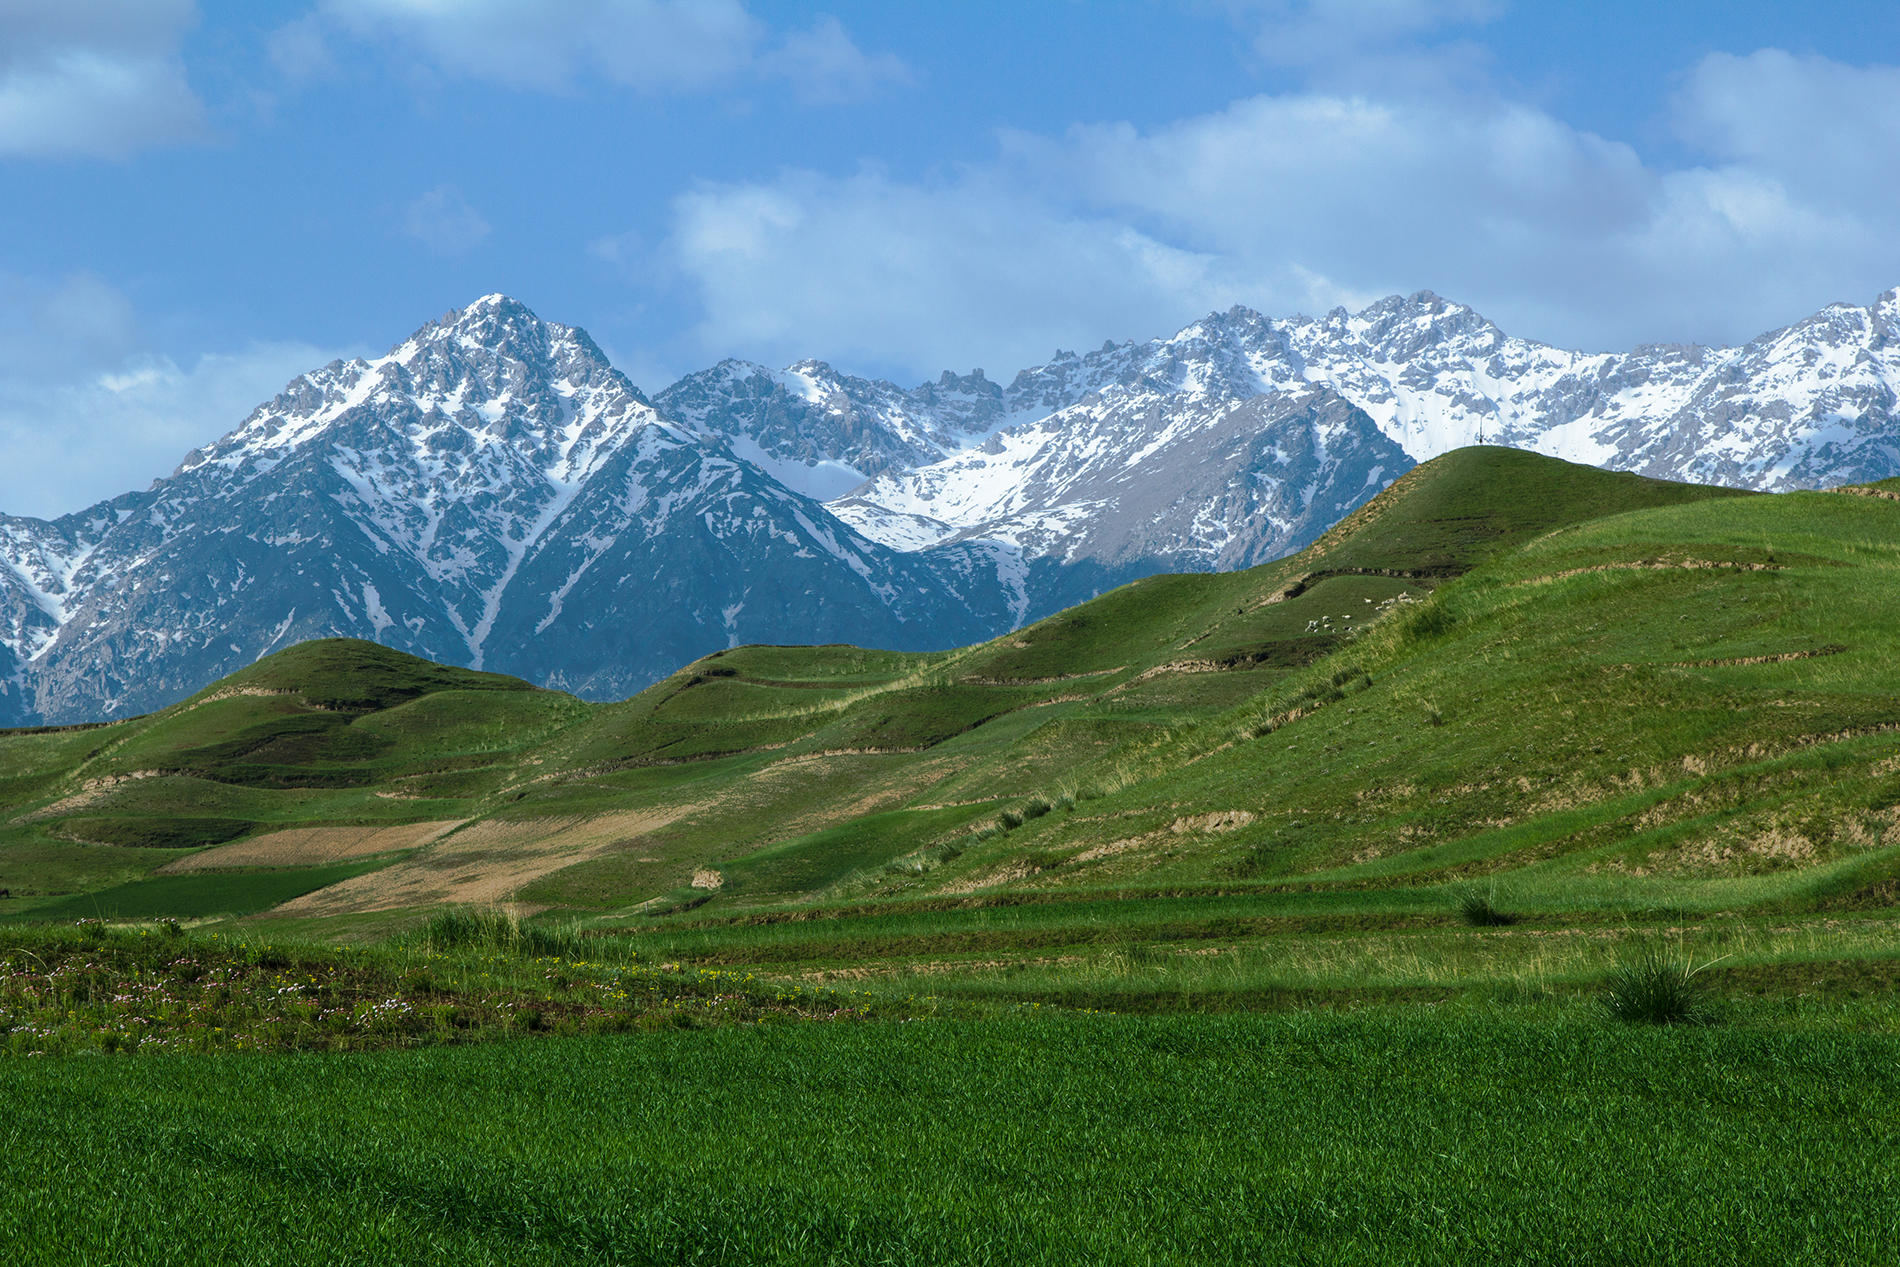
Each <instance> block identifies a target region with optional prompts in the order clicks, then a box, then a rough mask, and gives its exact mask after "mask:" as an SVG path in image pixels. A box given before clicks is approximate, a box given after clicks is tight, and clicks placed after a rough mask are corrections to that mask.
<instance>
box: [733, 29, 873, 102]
mask: <svg viewBox="0 0 1900 1267" xmlns="http://www.w3.org/2000/svg"><path fill="white" fill-rule="evenodd" d="M759 66H760V68H761V69H762V70H763V71H764V72H765V73H767V74H769V75H777V76H780V77H782V78H784V79H785V80H787V81H788V82H789V83H790V84H791V85H792V89H793V91H794V92H796V93H797V94H798V95H799V96H801V97H803V98H804V99H805V100H807V101H854V100H858V99H860V98H864V97H868V96H870V95H871V94H872V93H873V92H875V91H876V90H877V88H878V86H879V85H880V84H886V83H889V84H908V83H910V82H911V73H910V68H909V67H908V66H906V65H904V63H903V61H902V59H900V58H898V57H897V56H896V55H895V54H891V53H880V54H878V55H877V56H875V57H873V56H870V55H868V54H866V53H865V51H864V50H863V49H861V48H859V47H858V46H857V45H856V44H854V43H852V41H851V37H850V36H849V35H847V34H845V30H844V27H843V26H841V25H839V22H838V19H836V18H832V17H825V18H820V19H819V20H818V21H817V22H816V23H815V24H814V25H813V26H812V28H811V30H809V31H794V32H792V33H791V34H790V35H788V36H786V37H785V42H784V43H783V44H782V45H781V46H779V47H778V48H776V49H773V50H772V51H770V52H768V53H766V54H764V55H763V56H762V57H760V59H759Z"/></svg>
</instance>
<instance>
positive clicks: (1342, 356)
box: [0, 291, 1900, 725]
mask: <svg viewBox="0 0 1900 1267" xmlns="http://www.w3.org/2000/svg"><path fill="white" fill-rule="evenodd" d="M1897 334H1900V292H1895V291H1889V292H1888V293H1886V294H1884V295H1881V296H1880V297H1879V298H1878V299H1877V300H1876V301H1875V302H1874V303H1873V304H1871V305H1869V306H1868V307H1866V308H1856V307H1851V306H1847V305H1836V306H1833V307H1830V308H1828V309H1825V310H1823V311H1822V312H1820V313H1817V314H1815V315H1814V316H1813V317H1811V318H1809V319H1808V320H1806V321H1803V322H1800V323H1799V324H1797V325H1794V326H1790V327H1788V328H1787V329H1785V330H1778V331H1774V332H1772V333H1770V334H1766V335H1763V336H1762V337H1761V338H1759V339H1756V340H1754V341H1752V342H1750V343H1749V344H1747V345H1745V346H1743V347H1740V348H1701V347H1684V346H1659V347H1644V348H1638V349H1636V350H1635V351H1632V352H1627V353H1615V354H1612V353H1581V352H1568V351H1564V350H1561V349H1557V348H1551V347H1547V346H1545V345H1542V344H1537V343H1532V342H1529V341H1527V340H1522V339H1514V338H1512V337H1510V336H1507V335H1505V334H1504V333H1503V332H1502V331H1500V330H1498V329H1497V327H1495V326H1494V325H1492V324H1491V323H1490V322H1488V321H1486V320H1485V319H1484V318H1483V317H1481V316H1479V315H1478V314H1477V313H1475V312H1473V311H1472V310H1471V309H1469V308H1466V307H1462V306H1460V305H1458V304H1453V303H1449V302H1447V301H1446V300H1443V299H1441V298H1439V297H1438V296H1436V295H1433V294H1431V293H1430V292H1420V293H1419V294H1415V295H1412V296H1410V297H1406V298H1401V297H1398V296H1394V297H1392V298H1390V299H1385V300H1382V301H1380V302H1379V303H1376V304H1374V305H1372V306H1371V307H1369V308H1367V309H1365V310H1364V311H1363V312H1360V313H1357V314H1348V313H1346V312H1345V311H1344V310H1339V311H1335V312H1332V313H1329V314H1327V315H1326V316H1324V317H1321V318H1317V319H1314V318H1307V317H1295V318H1291V319H1287V320H1272V319H1269V318H1267V317H1264V316H1262V315H1261V314H1259V313H1256V312H1253V311H1251V310H1250V309H1246V308H1238V307H1237V308H1234V309H1231V310H1229V311H1228V312H1225V313H1216V314H1212V315H1210V316H1208V317H1206V318H1204V319H1203V320H1201V321H1198V322H1195V323H1194V324H1193V325H1190V326H1189V327H1187V328H1186V329H1184V330H1182V331H1180V332H1179V333H1177V334H1174V335H1172V336H1169V337H1167V338H1161V339H1154V340H1150V341H1148V342H1146V343H1133V342H1130V343H1123V344H1105V345H1104V346H1103V347H1102V348H1101V349H1099V350H1097V351H1094V352H1090V353H1088V354H1086V355H1081V356H1078V355H1075V354H1073V353H1059V354H1058V355H1057V356H1056V357H1055V358H1054V359H1053V360H1051V361H1050V362H1049V363H1048V364H1046V365H1041V366H1036V367H1033V368H1031V369H1027V370H1024V371H1022V372H1021V373H1019V374H1017V375H1016V376H1015V378H1014V379H1012V380H1011V381H1010V382H1009V383H1008V385H1007V386H1003V385H999V384H997V383H995V382H992V381H990V380H989V379H987V378H986V377H984V375H983V374H982V372H981V371H976V372H973V373H971V374H966V375H957V374H953V373H950V372H948V371H946V372H945V373H944V375H943V376H942V377H941V378H939V379H938V380H937V381H935V382H931V383H925V384H923V385H921V386H919V387H916V388H914V389H904V388H900V387H898V386H896V385H895V384H892V383H889V382H884V381H877V380H869V379H863V378H856V377H852V376H850V375H845V374H840V373H838V372H837V371H836V370H834V369H832V368H831V367H830V366H828V365H826V364H824V363H823V362H820V361H801V362H799V363H798V364H796V365H793V366H791V367H789V368H787V369H785V370H770V369H767V368H765V367H763V366H758V365H752V364H748V363H746V362H741V361H723V362H721V363H720V364H718V365H716V366H714V367H713V368H712V369H709V370H706V371H703V372H701V373H698V374H694V375H691V376H689V377H687V378H685V379H682V380H681V381H680V382H678V383H676V384H674V385H673V386H671V387H669V388H667V389H666V390H665V391H663V392H661V393H659V394H658V395H657V396H656V397H654V398H653V399H652V400H651V401H649V400H648V399H647V398H646V397H645V396H643V395H642V394H641V393H640V392H639V390H638V389H636V388H635V387H634V386H633V385H632V384H631V383H629V382H627V381H626V379H625V378H624V377H623V376H621V375H620V374H619V373H618V372H617V371H616V370H614V369H613V368H612V366H611V365H609V364H608V363H607V360H606V358H605V357H604V356H602V355H601V353H600V351H599V349H597V348H596V347H595V346H594V344H593V343H592V342H591V341H590V340H589V339H588V338H587V336H586V335H585V334H584V333H582V332H581V331H579V330H576V329H574V328H572V327H568V326H562V325H558V324H554V323H550V322H544V321H541V320H540V319H539V318H537V317H536V316H535V315H534V314H533V313H531V312H529V311H528V310H527V309H526V308H524V307H522V306H521V305H520V304H518V303H515V302H514V301H512V300H509V299H507V298H505V297H503V296H499V295H491V296H488V297H486V298H484V299H482V300H479V301H477V302H476V303H475V304H473V305H471V306H470V307H469V308H467V309H464V310H461V311H458V312H451V313H449V314H447V315H445V316H444V317H443V318H441V319H440V320H438V321H435V322H432V323H430V324H429V325H426V326H424V327H423V328H422V329H421V330H418V331H417V332H416V333H415V334H414V335H413V336H411V337H410V338H408V339H406V340H404V341H403V342H402V343H401V344H399V345H398V346H396V347H395V348H393V349H391V350H390V352H389V354H388V355H387V356H384V357H380V358H377V359H375V360H353V361H347V362H336V363H333V364H331V365H328V366H325V367H323V368H322V369H319V370H315V371H312V372H311V373H309V374H306V375H303V376H302V377H300V378H298V379H297V380H296V381H294V382H292V383H291V384H290V385H289V386H288V387H286V388H285V390H284V392H283V393H282V394H281V395H279V396H278V397H277V398H276V399H274V400H272V401H270V402H268V403H266V404H264V405H262V406H260V407H259V408H258V409H257V410H256V411H255V412H254V413H253V414H252V415H251V416H250V417H249V418H247V419H246V420H244V422H243V423H242V424H241V425H239V426H238V428H237V429H236V430H234V431H232V432H231V433H230V434H229V435H226V436H225V437H223V438H222V439H220V440H218V441H216V442H215V443H213V444H210V445H208V446H206V447H205V448H203V449H200V450H197V451H195V452H193V453H191V454H189V455H188V456H187V457H186V459H185V461H184V463H183V464H182V465H181V466H180V467H179V469H178V470H177V471H176V472H175V473H174V474H173V475H172V476H171V477H170V478H169V479H166V480H161V481H159V482H158V483H157V484H156V485H154V487H153V488H151V489H150V490H148V491H146V492H143V493H131V494H127V495H125V496H123V497H118V498H114V499H112V500H111V501H107V502H102V503H100V504H99V505H97V506H93V507H89V508H88V509H86V510H83V511H80V512H78V513H77V514H73V515H68V516H65V517H63V518H60V519H57V520H51V521H47V520H38V519H25V518H11V517H6V516H0V725H5V724H15V725H17V724H22V723H29V722H40V721H54V722H56V721H71V720H87V719H96V718H107V717H113V716H122V715H125V714H127V713H131V712H138V711H142V710H145V709H149V708H153V707H157V706H160V705H163V704H165V703H168V702H170V701H172V700H175V699H178V698H181V697H182V696H184V695H187V694H189V693H191V692H192V691H194V690H196V689H197V688H198V687H199V686H201V685H202V684H203V683H204V682H206V681H209V680H211V679H213V678H215V677H217V676H220V675H222V674H225V673H228V672H231V671H232V670H234V669H236V668H239V667H241V666H242V665H244V664H248V663H250V662H251V661H252V660H254V659H256V658H257V657H258V656H260V655H263V654H265V653H266V652H268V651H270V650H272V649H275V648H277V647H281V646H284V645H286V644H288V643H290V642H294V641H297V640H299V639H303V638H311V637H322V636H334V635H351V636H357V637H365V638H373V639H376V640H378V641H380V642H383V643H386V644H388V645H391V646H396V647H400V648H402V649H404V650H408V651H413V652H415V653H417V654H420V655H426V656H429V657H431V658H434V659H438V660H444V661H448V662H450V663H455V664H463V665H470V666H473V667H483V668H490V669H498V670H502V671H506V672H511V673H517V674H519V675H521V676H523V677H527V678H530V679H532V680H534V681H538V682H544V683H548V684H551V685H556V686H561V687H564V688H566V689H570V690H574V691H576V692H578V693H581V694H584V695H588V696H591V697H594V698H607V697H613V696H618V695H623V694H626V693H628V692H631V691H633V690H636V689H638V688H639V687H641V686H643V685H645V684H647V683H649V682H651V681H653V680H655V679H657V678H658V677H660V676H662V675H664V674H665V673H667V672H669V671H671V670H672V669H673V668H674V667H676V666H677V665H678V664H680V663H681V662H683V661H685V660H689V659H692V658H694V657H696V656H699V655H702V654H704V653H705V652H707V651H710V650H714V649H716V648H718V647H721V646H729V645H733V644H735V643H740V642H826V641H847V642H857V643H863V644H868V645H876V646H886V647H898V648H908V649H924V648H930V647H943V646H951V645H956V644H959V643H964V642H970V641H975V640H978V639H981V638H984V637H988V636H992V635H994V634H997V633H1001V632H1004V631H1006V630H1007V629H1009V628H1011V627H1012V626H1014V625H1016V624H1020V623H1022V622H1024V621H1027V620H1033V619H1036V618H1038V617H1040V616H1042V615H1045V614H1047V613H1049V612H1051V611H1054V610H1057V609H1059V608H1060V607H1063V606H1066V605H1068V604H1069V603H1072V602H1075V601H1077V600H1079V599H1083V598H1087V597H1089V596H1090V595H1091V594H1093V593H1096V592H1099V591H1101V590H1103V589H1107V588H1109V587H1111V586H1113V585H1117V584H1121V583H1123V582H1125V581H1128V580H1132V579H1135V578H1137V577H1139V576H1143V575H1147V574H1150V573H1153V572H1156V571H1162V570H1201V569H1225V568H1236V567H1245V566H1248V565H1250V564H1253V563H1258V562H1262V561H1265V560H1267V559H1271V558H1274V557H1278V556H1280V555H1283V554H1286V553H1288V552H1291V551H1294V550H1297V549H1299V548H1301V547H1302V546H1304V545H1306V544H1307V543H1308V542H1310V541H1312V540H1313V539H1315V538H1316V537H1317V536H1319V535H1320V534H1321V533H1322V532H1324V531H1325V529H1326V528H1327V527H1328V526H1330V525H1331V524H1332V523H1333V522H1335V521H1336V520H1337V519H1339V518H1341V517H1342V516H1344V515H1345V514H1346V513H1348V512H1350V511H1351V510H1352V509H1354V508H1355V507H1357V506H1358V505H1360V504H1362V503H1363V502H1365V501H1366V500H1367V499H1369V498H1370V497H1372V496H1373V495H1375V494H1376V493H1377V492H1378V491H1379V490H1380V489H1381V488H1383V487H1385V486H1386V485H1387V484H1389V483H1390V482H1391V481H1392V480H1394V479H1396V478H1397V477H1398V476H1399V475H1401V474H1403V473H1404V472H1405V471H1406V470H1408V469H1410V467H1411V466H1412V465H1413V464H1414V463H1415V462H1417V461H1422V460H1424V459H1426V458H1429V457H1433V456H1436V455H1437V454H1439V453H1442V452H1445V451H1447V450H1449V449H1452V448H1455V447H1458V446H1460V445H1464V444H1468V443H1473V442H1477V441H1480V440H1482V441H1484V442H1495V443H1506V444H1512V445H1516V446H1518V447H1522V448H1527V449H1534V450H1537V451H1539V452H1543V453H1547V454H1550V455H1552V456H1555V457H1561V458H1566V459H1569V460H1571V461H1580V462H1588V463H1592V464H1596V465H1603V466H1609V467H1614V468H1617V469H1623V470H1633V471H1638V472H1641V473H1643V474H1645V475H1652V476H1658V477H1662V478H1668V479H1686V480H1695V481H1701V482H1714V483H1728V484H1735V485H1739V486H1743V487H1749V488H1758V489H1768V490H1774V489H1787V488H1810V487H1824V486H1829V485H1833V484H1840V483H1848V482H1861V481H1866V480H1872V479H1880V478H1884V477H1886V476H1890V475H1894V474H1896V473H1900V431H1897V429H1896V427H1895V422H1894V408H1895V393H1896V389H1897V388H1900V337H1896V335H1897Z"/></svg>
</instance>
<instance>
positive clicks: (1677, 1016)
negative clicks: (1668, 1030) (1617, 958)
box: [1603, 942, 1713, 1025]
mask: <svg viewBox="0 0 1900 1267" xmlns="http://www.w3.org/2000/svg"><path fill="white" fill-rule="evenodd" d="M1706 967H1708V965H1707V964H1704V965H1702V966H1701V967H1697V966H1695V965H1694V964H1692V963H1691V962H1690V960H1689V956H1688V954H1687V953H1686V952H1685V951H1683V950H1680V949H1678V948H1675V947H1671V946H1667V945H1663V944H1662V943H1659V942H1645V943H1643V944H1641V945H1639V946H1637V947H1635V948H1634V949H1633V950H1632V951H1630V952H1628V953H1627V954H1626V955H1625V957H1624V958H1623V959H1622V961H1621V962H1619V963H1618V964H1617V965H1616V967H1615V968H1614V969H1612V970H1611V972H1610V976H1609V981H1608V984H1607V988H1606V990H1605V992H1604V995H1603V1006H1604V1008H1605V1009H1606V1010H1607V1011H1608V1012H1609V1014H1610V1015H1611V1016H1613V1017H1615V1018H1616V1019H1617V1020H1619V1021H1624V1022H1626V1023H1629V1024H1633V1025H1697V1024H1704V1023H1707V1022H1708V1021H1710V1020H1711V1019H1713V1012H1712V1008H1711V1002H1710V999H1709V995H1708V992H1707V990H1706V989H1705V988H1704V983H1703V981H1701V980H1699V979H1698V974H1699V973H1701V971H1702V969H1703V968H1706Z"/></svg>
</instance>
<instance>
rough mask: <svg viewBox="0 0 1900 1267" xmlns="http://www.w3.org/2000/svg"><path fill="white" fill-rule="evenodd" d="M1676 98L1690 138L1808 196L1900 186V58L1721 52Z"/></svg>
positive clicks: (1854, 195) (1852, 194)
mask: <svg viewBox="0 0 1900 1267" xmlns="http://www.w3.org/2000/svg"><path fill="white" fill-rule="evenodd" d="M1675 107H1676V125H1677V130H1678V132H1679V133H1680V134H1681V135H1682V136H1683V137H1684V139H1686V140H1688V141H1690V142H1692V143H1694V144H1697V145H1700V146H1701V147H1702V148H1704V149H1705V150H1706V151H1707V152H1708V153H1709V154H1711V155H1713V156H1714V157H1715V158H1717V159H1719V160H1723V161H1725V162H1728V163H1732V164H1734V165H1735V167H1736V168H1737V169H1738V170H1742V171H1747V172H1750V173H1754V174H1756V175H1758V176H1761V177H1765V178H1769V179H1772V180H1775V181H1778V182H1780V183H1781V184H1782V185H1783V186H1784V187H1786V188H1788V189H1790V190H1793V191H1794V192H1795V194H1796V196H1797V197H1798V198H1799V200H1800V201H1801V202H1803V203H1808V204H1812V205H1816V206H1831V207H1849V208H1860V209H1867V208H1868V206H1869V204H1873V203H1878V202H1880V201H1883V200H1884V201H1886V202H1888V203H1889V204H1891V202H1892V200H1893V198H1894V195H1895V194H1896V192H1900V68H1896V67H1892V66H1871V67H1864V68H1863V67H1856V66H1844V65H1842V64H1841V63H1839V62H1832V61H1829V60H1827V59H1826V58H1824V57H1813V56H1809V57H1794V56H1792V55H1790V54H1788V53H1785V52H1782V51H1781V50H1780V49H1763V50H1762V51H1760V52H1758V53H1755V54H1753V55H1752V56H1749V57H1735V56H1732V55H1730V54H1727V53H1715V54H1712V55H1710V56H1709V57H1707V58H1705V59H1703V61H1702V62H1701V64H1700V65H1698V66H1697V67H1696V69H1695V72H1694V73H1693V74H1692V75H1690V77H1689V79H1688V82H1687V84H1686V85H1685V87H1684V89H1683V91H1682V93H1681V94H1680V95H1679V96H1678V97H1677V99H1676V103H1675Z"/></svg>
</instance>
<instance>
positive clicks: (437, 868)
mask: <svg viewBox="0 0 1900 1267" xmlns="http://www.w3.org/2000/svg"><path fill="white" fill-rule="evenodd" d="M699 808H702V807H701V806H698V805H669V806H667V807H665V808H663V809H657V810H652V811H648V812H645V813H638V814H603V815H601V816H599V817H597V818H539V819H532V820H529V821H526V822H492V821H491V822H485V823H477V824H475V825H474V826H473V827H470V828H467V829H466V830H463V831H459V832H457V833H455V834H454V835H453V836H449V837H448V838H447V839H444V840H441V841H439V842H438V843H436V844H434V845H432V846H430V847H428V848H426V849H423V850H422V851H421V852H419V853H417V854H416V855H415V856H414V857H412V858H405V859H404V860H403V861H401V862H398V863H396V864H394V865H393V866H388V867H384V868H383V869H382V870H380V871H374V872H371V873H370V874H368V875H359V876H356V877H354V878H353V879H349V880H344V881H342V882H341V883H339V884H333V885H331V886H330V887H329V888H327V889H318V890H317V891H316V892H315V893H306V894H305V895H304V896H302V897H300V898H296V899H294V900H292V901H289V902H286V903H284V904H283V905H282V906H279V907H277V908H275V909H274V910H273V911H272V912H271V914H273V915H286V916H300V917H304V916H315V915H348V914H359V913H362V912H367V911H393V910H400V909H402V908H404V907H411V906H433V905H436V904H439V903H457V902H461V903H476V904H494V903H499V902H505V901H507V900H508V899H509V898H510V897H511V896H512V895H513V894H514V892H515V890H517V889H519V888H521V887H522V886H523V885H526V884H529V883H532V882H533V881H535V880H538V879H540V878H541V877H542V876H544V875H548V874H550V873H552V872H555V871H559V870H560V869H561V868H563V867H571V866H573V865H574V864H575V863H577V862H586V861H588V860H590V859H593V858H598V857H600V856H601V855H603V854H608V853H613V852H616V851H618V850H621V849H624V848H626V847H628V846H630V845H633V844H634V843H636V841H637V840H638V838H639V837H640V836H642V835H644V834H645V833H647V832H650V831H653V830H655V829H657V828H660V827H664V826H666V825H667V824H668V823H670V822H672V821H673V820H675V819H677V818H679V817H681V816H683V815H685V814H687V813H690V812H691V811H693V810H696V809H699Z"/></svg>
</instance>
